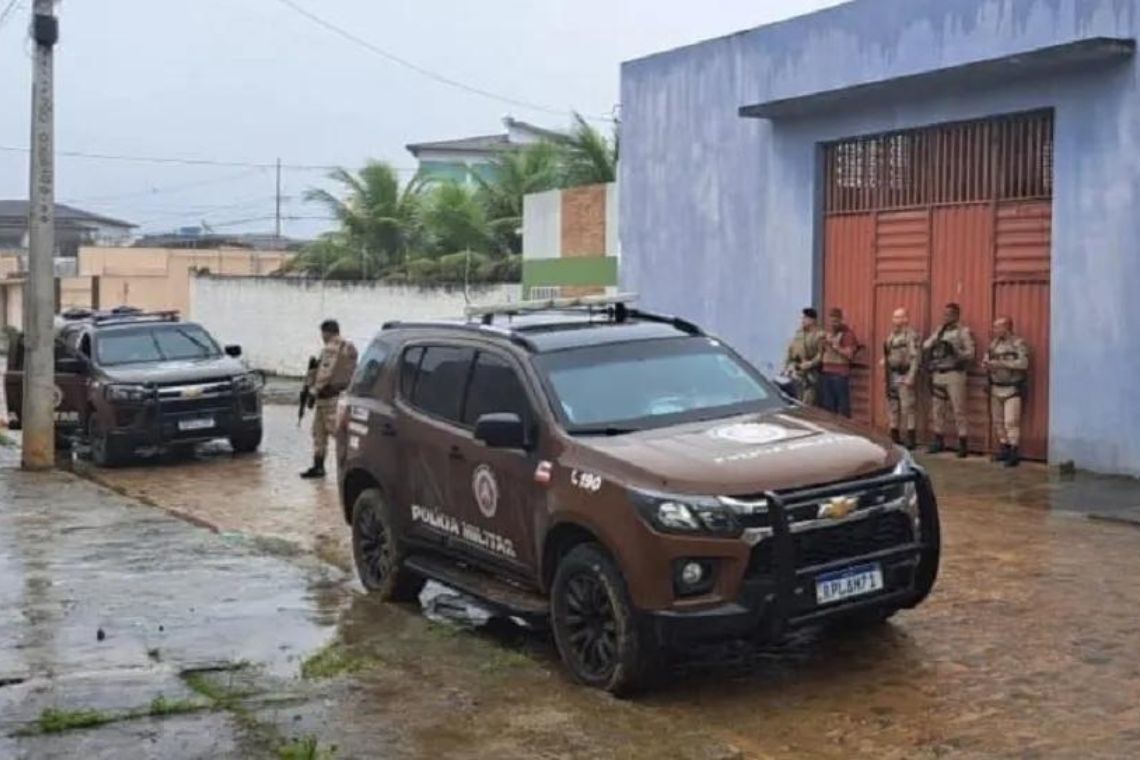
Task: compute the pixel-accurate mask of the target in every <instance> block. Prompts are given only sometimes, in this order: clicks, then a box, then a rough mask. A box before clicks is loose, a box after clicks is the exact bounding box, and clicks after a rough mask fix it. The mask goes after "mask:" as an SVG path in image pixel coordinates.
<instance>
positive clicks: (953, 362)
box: [929, 327, 966, 372]
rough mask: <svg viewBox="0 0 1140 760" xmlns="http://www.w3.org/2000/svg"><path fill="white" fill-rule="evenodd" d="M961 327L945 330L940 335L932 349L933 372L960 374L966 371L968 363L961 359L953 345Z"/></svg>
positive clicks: (930, 364) (931, 369)
mask: <svg viewBox="0 0 1140 760" xmlns="http://www.w3.org/2000/svg"><path fill="white" fill-rule="evenodd" d="M960 331H961V328H960V327H953V328H950V329H946V328H943V329H942V330H941V331H940V332H939V334H938V340H936V341H935V342H934V345H933V346H931V347H930V361H929V366H930V371H931V372H960V371H962V370H965V369H966V361H965V360H964V359H961V358H959V356H958V351H957V349H956V348H955V346H954V343H952V342H951V341H952V339H954V338H957V337H958V335H959V332H960Z"/></svg>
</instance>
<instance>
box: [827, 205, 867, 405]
mask: <svg viewBox="0 0 1140 760" xmlns="http://www.w3.org/2000/svg"><path fill="white" fill-rule="evenodd" d="M826 234H827V241H826V250H828V251H834V252H835V253H834V255H829V256H827V259H826V261H827V265H826V269H825V271H824V275H823V279H824V299H823V302H824V313H823V314H821V315H820V316H821V317H822V319H823V320H824V321H826V319H827V311H828V310H830V309H832V308H835V307H839V308H840V309H843V313H844V316H845V318H846V320H847V323H848V324H849V325H851V327H852V328H853V329H854V330H855V334H856V336H858V338H859V340H860V342H862V343H863V344H864V345H868V346H869V343H868V338H869V337H870V335H869V334H868V332H869V330H868V327H869V326H870V324H871V319H872V316H873V314H874V303H873V297H872V296H873V293H874V290H873V288H872V286H871V284H872V281H873V277H874V272H875V216H874V214H848V215H844V216H834V217H831V218H829V219H828V220H827V224H826ZM868 353H869V349H864V351H863V352H862V353H861V354H860V355H859V356H858V357H857V364H858V366H857V367H856V368H855V370H854V371H853V372H852V375H851V414H852V417H854V418H855V419H856V420H859V421H861V422H870V421H871V378H870V373H869V371H868V369H867V367H866V366H865V365H866V363H867V355H868Z"/></svg>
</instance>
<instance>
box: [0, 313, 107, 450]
mask: <svg viewBox="0 0 1140 760" xmlns="http://www.w3.org/2000/svg"><path fill="white" fill-rule="evenodd" d="M55 367H56V373H55V388H54V397H53V405H54V407H55V410H54V414H55V426H56V430H57V432H59V433H61V434H63V435H71V434H73V433H75V432H76V431H77V430H78V429H79V425H80V424H81V422H82V417H83V412H84V409H85V408H86V403H87V377H88V367H89V362H88V360H87V359H86V358H84V357H82V356H80V355H79V354H77V353H76V351H75V350H74V349H73V348H72V347H71V346H69V345H68V344H67V343H66V342H65V341H64V340H63V339H62V338H56V340H55ZM4 398H5V401H6V405H7V415H8V426H9V427H11V428H12V429H13V430H19V429H21V428H22V427H23V422H22V420H21V419H20V415H21V413H22V412H23V408H24V407H23V403H24V336H23V334H22V333H21V334H20V336H19V337H18V338H17V339H16V341H15V344H14V345H13V346H12V347H11V348H10V350H9V352H8V366H7V368H6V370H5V372H4Z"/></svg>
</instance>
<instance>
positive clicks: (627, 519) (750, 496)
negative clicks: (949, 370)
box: [338, 298, 940, 692]
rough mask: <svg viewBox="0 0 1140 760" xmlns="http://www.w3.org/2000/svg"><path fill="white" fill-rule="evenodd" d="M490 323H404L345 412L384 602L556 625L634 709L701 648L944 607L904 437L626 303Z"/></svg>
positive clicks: (587, 671) (391, 332)
mask: <svg viewBox="0 0 1140 760" xmlns="http://www.w3.org/2000/svg"><path fill="white" fill-rule="evenodd" d="M473 314H474V317H475V319H473V320H471V321H467V322H456V323H447V322H438V323H417V324H406V323H405V324H399V323H396V324H389V325H386V326H385V328H384V329H383V330H382V331H381V332H380V333H379V335H378V336H377V337H376V338H375V340H374V341H373V342H372V344H371V345H370V346H369V348H368V350H367V351H366V353H365V354H364V356H363V357H362V359H361V362H360V367H359V369H358V372H357V374H356V377H355V378H354V380H353V384H352V387H351V389H350V390H349V393H348V396H347V398H346V399H345V401H344V402H343V406H342V409H341V415H340V421H339V424H338V459H339V478H340V493H341V498H342V503H343V507H344V517H345V520H346V521H348V522H349V523H350V524H351V526H352V537H353V549H354V553H355V560H356V565H357V570H358V572H359V575H360V578H361V580H362V581H363V583H364V585H365V586H366V587H367V588H368V589H370V590H373V591H376V592H379V594H380V595H381V596H383V597H384V598H387V599H393V600H407V599H411V598H414V597H415V596H416V595H417V594H418V592H419V591H420V589H421V588H422V586H423V584H424V581H425V579H429V578H430V579H435V580H437V581H440V582H442V583H444V584H447V585H450V586H452V587H454V588H457V589H459V590H461V591H464V592H467V593H469V594H472V595H474V596H477V597H479V598H481V599H482V600H484V601H485V602H486V603H487V604H488V605H489V606H491V607H492V609H494V610H496V611H498V612H501V613H502V614H504V615H511V616H517V617H522V618H524V619H530V620H543V621H547V620H548V621H549V623H550V625H551V627H552V628H553V632H554V637H555V640H556V642H557V645H558V649H559V652H560V654H561V656H562V659H563V661H564V662H565V665H566V667H567V668H568V669H569V671H570V672H571V673H572V674H573V676H574V677H575V678H576V679H577V680H579V681H580V682H582V683H585V684H588V685H591V686H595V687H599V688H603V689H607V690H610V691H613V692H627V691H629V690H631V689H633V688H635V687H637V686H638V685H640V684H643V683H644V682H645V681H646V679H647V678H649V677H650V676H652V675H653V674H654V673H656V672H657V671H658V670H659V668H660V665H661V662H662V657H663V656H664V655H665V654H666V653H669V652H677V651H680V652H683V651H684V649H685V647H686V646H689V645H691V644H693V643H694V642H700V641H703V640H709V639H740V638H745V639H753V640H760V641H775V640H778V639H780V638H781V637H782V636H784V634H785V633H787V632H788V631H790V630H792V629H796V628H800V627H803V626H809V625H816V624H821V623H826V622H831V621H837V622H839V623H841V624H843V625H861V624H866V623H868V622H878V621H882V620H885V619H886V618H887V617H889V616H891V615H892V614H894V613H895V612H896V611H898V610H900V609H904V608H911V607H914V606H916V605H918V604H919V603H920V602H922V601H923V600H924V599H925V598H926V597H927V595H928V594H929V593H930V591H931V589H932V587H933V585H934V582H935V578H936V575H937V571H938V564H939V547H940V538H939V521H938V510H937V505H936V502H935V497H934V494H933V492H932V490H931V486H930V481H929V479H928V477H927V475H926V474H925V473H924V472H923V470H922V469H921V468H919V467H918V466H916V465H915V463H914V462H913V461H912V460H911V458H910V456H909V455H908V454H907V453H906V452H905V451H904V450H902V449H900V448H898V447H896V446H893V445H892V444H891V443H890V442H889V440H887V439H885V438H882V437H879V436H875V435H872V434H869V433H868V432H867V431H865V430H863V429H861V428H860V427H858V426H855V425H853V424H852V423H850V422H849V421H847V420H842V419H840V418H838V417H835V416H832V415H830V414H827V413H825V412H822V411H820V410H817V409H810V408H806V407H803V406H800V405H798V404H797V403H796V402H794V401H792V400H790V399H789V397H787V396H786V395H784V394H783V393H782V392H781V391H780V389H779V388H777V387H776V386H775V385H773V384H772V383H771V382H770V381H769V380H767V379H766V378H765V377H764V376H763V375H761V373H760V372H758V371H757V370H756V369H755V368H753V367H752V366H751V365H750V364H748V363H747V362H746V361H744V360H743V359H742V358H741V357H740V356H739V355H737V354H736V353H735V352H734V351H733V350H732V349H731V348H729V347H728V346H726V345H725V344H724V343H723V342H721V341H720V340H718V339H716V338H714V337H711V336H709V335H706V334H705V333H704V332H703V331H702V330H701V329H700V328H699V327H697V326H696V325H693V324H690V323H689V322H685V321H683V320H680V319H674V318H670V317H664V316H660V315H656V314H650V313H645V312H641V311H637V310H635V309H633V308H630V307H629V306H628V305H627V303H626V300H625V299H620V298H616V299H607V298H599V299H580V300H578V301H567V302H553V303H551V304H548V308H545V309H540V308H539V307H538V305H537V304H527V303H523V304H513V305H507V306H504V307H501V308H498V309H495V308H487V309H476V310H474V312H473Z"/></svg>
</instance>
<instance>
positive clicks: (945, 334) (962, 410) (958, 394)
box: [922, 303, 977, 459]
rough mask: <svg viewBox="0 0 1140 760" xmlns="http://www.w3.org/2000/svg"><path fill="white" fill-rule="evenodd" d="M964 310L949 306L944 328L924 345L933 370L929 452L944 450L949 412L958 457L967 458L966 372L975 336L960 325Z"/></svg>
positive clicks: (928, 363) (971, 358) (928, 366)
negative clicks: (955, 429) (952, 415)
mask: <svg viewBox="0 0 1140 760" xmlns="http://www.w3.org/2000/svg"><path fill="white" fill-rule="evenodd" d="M961 318H962V309H961V307H960V306H958V304H956V303H949V304H946V310H945V312H944V313H943V321H942V327H940V328H938V331H937V332H936V333H934V334H933V335H931V336H930V337H929V338H927V340H926V342H925V343H924V344H923V346H922V347H923V350H925V352H926V357H927V358H926V364H927V369H928V370H929V371H930V384H931V393H932V395H933V396H934V399H933V404H932V407H933V409H932V412H933V414H932V415H931V416H932V417H933V427H934V430H933V433H934V441H933V442H932V443H931V444H930V449H929V450H930V453H931V454H938V453H940V452H942V451H945V448H946V447H945V443H944V439H943V436H944V434H945V432H946V430H945V425H946V412H947V411H948V410H949V411H952V412H953V413H954V421H955V423H957V427H958V458H959V459H965V458H966V455H967V452H968V450H969V449H968V446H969V441H968V436H969V432H970V428H969V423H968V421H967V419H966V389H967V388H966V372H967V370H968V369H969V367H970V363H971V362H972V361H974V358H975V351H976V350H977V349H976V347H975V345H974V336H973V335H971V334H970V328H968V327H966V326H965V325H963V324H962V323H961Z"/></svg>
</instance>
